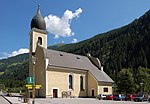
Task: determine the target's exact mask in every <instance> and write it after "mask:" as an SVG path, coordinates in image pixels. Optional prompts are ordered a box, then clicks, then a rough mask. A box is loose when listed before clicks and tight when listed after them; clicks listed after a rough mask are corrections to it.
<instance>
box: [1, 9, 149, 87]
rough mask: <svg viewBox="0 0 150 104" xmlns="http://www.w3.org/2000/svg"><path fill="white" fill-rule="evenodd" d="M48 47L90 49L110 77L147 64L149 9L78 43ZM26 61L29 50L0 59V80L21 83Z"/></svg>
mask: <svg viewBox="0 0 150 104" xmlns="http://www.w3.org/2000/svg"><path fill="white" fill-rule="evenodd" d="M48 48H50V49H55V50H60V51H65V52H69V53H75V54H79V55H86V54H87V53H90V54H91V55H92V56H94V57H97V58H99V59H100V61H101V64H102V65H103V66H104V70H105V72H106V73H107V74H109V75H110V76H111V77H113V75H117V73H118V72H119V71H120V70H121V69H123V68H133V69H135V70H136V69H137V68H138V67H139V66H142V67H145V68H150V11H148V12H146V13H145V14H144V15H143V16H142V17H140V18H139V19H136V20H134V21H133V22H132V23H130V24H128V25H126V26H123V27H121V28H118V29H115V30H112V31H109V32H106V33H102V34H98V35H96V36H94V37H92V38H90V39H87V40H84V41H82V42H79V43H74V44H67V45H65V44H57V45H54V46H50V47H48ZM28 61H29V54H23V55H19V56H15V57H12V58H8V59H3V60H0V83H3V82H4V83H5V84H7V85H6V86H8V87H14V86H15V87H18V86H21V85H22V84H23V83H25V78H26V77H27V76H28V70H29V67H28V66H29V62H28ZM10 80H11V81H10ZM17 81H20V82H17ZM10 82H11V83H10ZM16 83H17V84H16ZM18 83H20V84H18Z"/></svg>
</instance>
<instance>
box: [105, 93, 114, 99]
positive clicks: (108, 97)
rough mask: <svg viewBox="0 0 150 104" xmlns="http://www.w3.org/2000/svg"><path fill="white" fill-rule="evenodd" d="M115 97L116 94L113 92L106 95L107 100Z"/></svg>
mask: <svg viewBox="0 0 150 104" xmlns="http://www.w3.org/2000/svg"><path fill="white" fill-rule="evenodd" d="M113 98H114V95H112V94H111V95H107V96H106V100H113Z"/></svg>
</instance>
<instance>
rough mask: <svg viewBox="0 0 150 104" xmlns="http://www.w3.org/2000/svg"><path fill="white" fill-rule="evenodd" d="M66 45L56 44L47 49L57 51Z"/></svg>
mask: <svg viewBox="0 0 150 104" xmlns="http://www.w3.org/2000/svg"><path fill="white" fill-rule="evenodd" d="M64 45H66V44H64V43H60V44H55V45H52V46H49V47H47V48H48V49H53V50H57V49H58V48H60V47H62V46H64Z"/></svg>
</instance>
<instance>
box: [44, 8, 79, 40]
mask: <svg viewBox="0 0 150 104" xmlns="http://www.w3.org/2000/svg"><path fill="white" fill-rule="evenodd" d="M81 13H82V9H81V8H79V9H78V10H76V11H75V13H73V12H72V11H69V10H66V11H65V12H64V15H63V16H62V17H61V18H60V17H58V16H55V15H52V14H50V15H49V16H46V17H45V18H44V20H45V22H46V29H47V31H48V32H49V33H52V34H54V35H55V37H54V38H55V39H56V38H59V37H69V36H72V35H74V32H72V30H71V21H72V19H73V18H75V17H79V15H80V14H81Z"/></svg>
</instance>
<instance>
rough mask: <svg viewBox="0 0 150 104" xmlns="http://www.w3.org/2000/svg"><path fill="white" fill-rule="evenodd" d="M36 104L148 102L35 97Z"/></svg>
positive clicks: (132, 103) (125, 103) (129, 103)
mask: <svg viewBox="0 0 150 104" xmlns="http://www.w3.org/2000/svg"><path fill="white" fill-rule="evenodd" d="M35 102H36V104H150V103H149V102H134V101H110V100H98V99H94V98H58V99H57V98H56V99H55V98H54V99H50V98H46V99H43V98H41V99H40V98H39V99H38V98H37V99H36V100H35Z"/></svg>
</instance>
